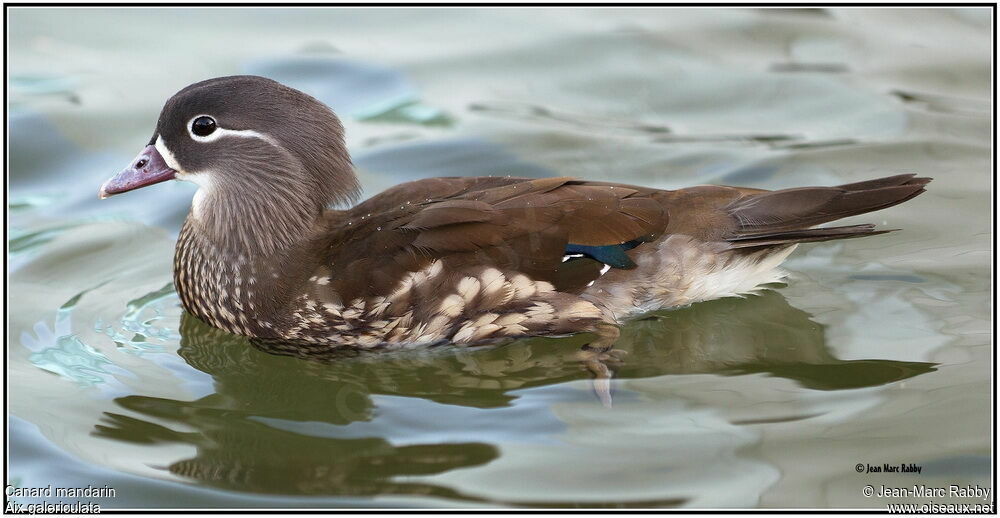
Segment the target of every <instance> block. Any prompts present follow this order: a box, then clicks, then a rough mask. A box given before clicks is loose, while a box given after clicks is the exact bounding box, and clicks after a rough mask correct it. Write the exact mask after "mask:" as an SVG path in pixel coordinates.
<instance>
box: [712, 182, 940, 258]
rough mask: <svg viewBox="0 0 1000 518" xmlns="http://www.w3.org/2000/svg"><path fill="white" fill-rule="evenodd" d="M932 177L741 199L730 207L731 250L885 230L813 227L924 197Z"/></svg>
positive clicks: (862, 234) (821, 239) (869, 226)
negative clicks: (733, 226)
mask: <svg viewBox="0 0 1000 518" xmlns="http://www.w3.org/2000/svg"><path fill="white" fill-rule="evenodd" d="M930 181H931V179H930V178H923V177H917V176H916V175H913V174H901V175H896V176H889V177H885V178H879V179H876V180H868V181H865V182H857V183H849V184H844V185H838V186H835V187H801V188H796V189H784V190H780V191H770V192H765V193H761V194H754V195H751V196H746V197H743V198H740V199H738V200H736V201H734V202H733V203H731V204H730V205H729V206H727V207H726V209H725V210H726V211H727V212H728V213H729V214H730V215H731V216H732V217H733V218H734V220H735V221H736V225H735V228H734V230H733V231H732V232H731V233H730V235H728V236H726V240H727V241H728V242H729V243H730V246H731V247H732V248H749V247H758V246H773V245H783V244H793V243H808V242H815V241H829V240H832V239H848V238H854V237H864V236H873V235H876V234H884V233H886V232H892V231H893V230H897V229H888V230H875V225H871V224H868V225H850V226H842V227H828V228H811V227H813V226H815V225H820V224H822V223H827V222H830V221H835V220H838V219H841V218H846V217H848V216H855V215H858V214H864V213H867V212H872V211H876V210H881V209H885V208H887V207H892V206H893V205H898V204H900V203H903V202H904V201H907V200H909V199H911V198H914V197H916V196H919V195H920V193H922V192H924V191H925V190H926V189H924V187H925V186H926V185H927V184H928V183H929V182H930Z"/></svg>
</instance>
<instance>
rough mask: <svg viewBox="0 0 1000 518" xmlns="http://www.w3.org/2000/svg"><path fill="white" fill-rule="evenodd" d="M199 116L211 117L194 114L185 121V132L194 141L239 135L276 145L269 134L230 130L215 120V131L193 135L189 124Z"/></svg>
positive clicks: (208, 140)
mask: <svg viewBox="0 0 1000 518" xmlns="http://www.w3.org/2000/svg"><path fill="white" fill-rule="evenodd" d="M199 117H212V116H211V115H205V114H202V115H195V116H194V117H191V120H189V121H188V123H187V132H188V135H189V136H190V137H191V138H192V139H194V140H195V141H196V142H215V141H216V140H219V139H220V138H222V137H240V138H256V139H260V140H263V141H265V142H267V143H269V144H271V145H272V146H277V145H278V144H277V143H276V142H275V141H274V139H272V138H271V136H270V135H266V134H264V133H260V132H258V131H254V130H232V129H226V128H223V127H222V126H219V125H218V122H216V126H215V131H213V132H211V133H209V134H208V135H205V136H200V135H195V134H194V132H193V131H191V125H192V124H193V123H194V121H195V119H197V118H199ZM213 120H214V118H213Z"/></svg>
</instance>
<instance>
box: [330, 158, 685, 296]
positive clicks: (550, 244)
mask: <svg viewBox="0 0 1000 518" xmlns="http://www.w3.org/2000/svg"><path fill="white" fill-rule="evenodd" d="M663 192H664V191H660V190H657V189H648V188H641V187H634V186H628V185H621V184H612V183H601V182H585V181H580V180H575V179H573V178H568V177H561V178H543V179H528V178H492V177H487V178H432V179H427V180H419V181H416V182H410V183H407V184H402V185H399V186H397V187H394V188H392V189H389V190H387V191H385V192H384V193H381V194H379V195H377V196H375V197H373V198H371V199H369V200H368V201H366V202H364V203H362V204H360V205H358V206H357V207H355V208H353V209H351V210H349V211H344V212H342V213H340V214H339V215H338V216H337V217H336V221H335V223H333V228H332V230H331V233H330V234H329V235H328V236H326V239H327V241H328V242H329V243H330V254H329V255H330V257H329V263H328V264H330V265H331V268H332V271H333V274H332V275H331V279H332V281H333V284H334V288H335V289H336V290H337V291H338V292H339V293H341V294H342V295H343V296H345V297H352V298H353V297H358V296H365V295H374V294H378V293H384V292H386V291H387V290H390V289H392V288H393V287H394V286H395V285H396V284H398V282H399V279H400V278H402V277H403V275H404V274H405V273H406V272H412V271H419V270H421V269H423V268H425V267H427V266H428V265H429V264H430V263H432V262H433V261H435V260H441V261H443V263H444V268H446V269H452V270H456V271H457V270H461V269H462V268H463V267H464V266H470V265H478V266H494V267H496V268H499V269H501V270H506V271H516V272H521V273H524V274H525V275H527V276H529V277H530V278H532V279H534V280H544V281H548V282H551V283H552V284H553V285H554V286H555V287H556V289H557V290H559V291H567V292H571V293H572V292H578V291H582V289H583V288H585V287H586V285H587V283H589V282H590V281H593V280H595V279H596V278H598V277H599V276H600V275H601V273H602V269H604V267H605V266H606V265H607V266H611V267H615V268H626V269H627V268H631V267H634V264H633V263H632V261H631V260H630V259H629V257H628V256H627V255H626V254H625V251H626V250H628V249H631V248H634V247H637V246H640V245H641V244H642V243H645V242H648V241H653V240H655V239H656V238H658V237H659V236H660V235H662V233H663V231H664V229H665V228H666V226H667V214H666V209H665V207H664V205H663V204H662V202H661V201H660V200H659V199H658V196H659V194H660V193H663Z"/></svg>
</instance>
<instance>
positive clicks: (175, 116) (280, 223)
mask: <svg viewBox="0 0 1000 518" xmlns="http://www.w3.org/2000/svg"><path fill="white" fill-rule="evenodd" d="M171 179H177V180H186V181H189V182H193V183H194V184H196V185H197V186H198V190H197V192H196V193H195V194H194V198H193V201H192V205H191V210H190V212H189V214H188V216H187V218H186V220H185V222H184V224H183V227H182V229H181V231H180V235H179V238H178V240H177V246H176V252H175V257H174V286H175V288H176V290H177V293H178V295H179V297H180V301H181V303H182V305H183V307H184V309H185V310H186V311H187V312H189V313H191V314H192V315H194V316H196V317H198V318H199V319H202V320H204V321H205V322H207V323H208V324H210V325H212V326H214V327H217V328H219V329H222V330H225V331H228V332H230V333H236V334H239V335H245V336H248V337H251V338H254V339H260V340H269V341H272V342H277V343H282V344H286V345H284V347H287V348H289V349H290V350H294V351H297V352H302V353H309V352H316V353H321V352H323V351H325V350H330V349H331V348H334V347H338V346H350V347H356V348H364V349H374V348H400V347H409V346H416V345H430V344H438V343H453V344H459V345H467V344H481V343H487V342H495V341H502V340H507V339H513V338H518V337H526V336H536V335H565V334H573V333H580V332H591V333H594V335H595V339H594V340H593V341H592V342H591V343H590V344H589V345H588V346H585V349H584V352H590V353H593V354H594V355H600V354H603V353H605V352H607V351H609V350H610V349H611V346H612V345H613V343H614V341H615V340H616V339H617V337H618V329H619V326H620V325H621V324H622V323H624V322H626V321H627V320H629V319H631V318H634V317H636V316H639V315H642V314H643V313H647V312H650V311H653V310H658V309H662V308H673V307H680V306H685V305H688V304H692V303H696V302H700V301H707V300H711V299H717V298H720V297H733V296H741V295H745V294H750V293H754V292H755V291H758V290H760V289H762V288H763V287H766V285H768V284H770V283H774V282H777V281H780V280H781V279H782V278H783V276H784V273H783V272H782V270H780V269H779V265H780V264H781V262H782V261H783V260H784V259H785V258H786V257H788V255H789V254H791V253H792V251H793V250H794V249H795V247H796V246H797V245H798V244H799V243H808V242H816V241H828V240H832V239H844V238H856V237H863V236H872V235H876V234H882V233H884V232H889V231H890V230H882V229H876V228H875V226H874V225H848V226H833V227H823V228H816V226H817V225H820V224H823V223H827V222H830V221H834V220H837V219H840V218H844V217H847V216H854V215H857V214H862V213H866V212H870V211H874V210H879V209H884V208H886V207H891V206H893V205H896V204H898V203H902V202H904V201H907V200H909V199H910V198H913V197H915V196H917V195H919V194H920V193H922V192H924V187H925V185H926V184H927V183H928V182H929V181H930V179H929V178H919V177H916V176H915V175H913V174H901V175H896V176H890V177H886V178H879V179H875V180H869V181H864V182H857V183H850V184H845V185H838V186H835V187H802V188H795V189H784V190H777V191H768V190H763V189H754V188H747V187H728V186H698V187H690V188H685V189H678V190H662V189H654V188H648V187H641V186H634V185H624V184H618V183H611V182H601V181H585V180H578V179H575V178H570V177H559V178H540V179H530V178H510V177H464V178H463V177H449V178H430V179H423V180H417V181H413V182H409V183H404V184H401V185H398V186H396V187H393V188H391V189H389V190H387V191H385V192H382V193H381V194H377V195H375V196H373V197H371V198H369V199H368V200H366V201H364V202H361V203H358V204H356V205H354V206H353V207H352V208H348V209H343V210H333V209H331V208H330V207H331V206H335V204H341V205H343V204H345V203H349V202H353V201H354V200H355V199H356V198H357V197H358V193H359V190H360V189H359V184H358V180H357V177H356V176H355V174H354V171H353V169H352V163H351V158H350V155H349V153H348V150H347V147H346V145H345V142H344V131H343V127H342V125H341V123H340V121H339V120H338V118H337V116H336V115H335V114H334V113H333V112H332V111H331V110H330V108H328V107H327V106H326V105H324V104H323V103H321V102H319V101H318V100H316V99H314V98H312V97H310V96H309V95H306V94H305V93H303V92H300V91H298V90H295V89H292V88H289V87H287V86H284V85H282V84H280V83H278V82H275V81H272V80H270V79H266V78H263V77H255V76H232V77H220V78H215V79H209V80H207V81H202V82H199V83H195V84H192V85H190V86H188V87H186V88H184V89H183V90H181V91H179V92H178V93H177V94H176V95H174V96H173V97H171V98H170V99H169V100H168V101H167V102H166V104H165V105H164V107H163V109H162V112H161V113H160V116H159V119H158V120H157V123H156V129H155V131H154V132H153V136H152V138H151V139H150V140H149V144H148V145H147V146H146V147H145V149H143V150H142V152H140V153H139V155H138V156H137V157H136V158H135V159H134V160H133V161H132V162H131V163H130V165H129V166H128V167H127V168H125V169H124V170H122V171H121V172H120V173H118V174H117V175H115V176H114V177H113V178H111V179H110V180H108V181H107V182H105V183H104V185H103V186H101V189H100V197H101V198H106V197H108V196H111V195H115V194H119V193H124V192H126V191H130V190H133V189H138V188H141V187H146V186H149V185H152V184H155V183H158V182H163V181H166V180H171Z"/></svg>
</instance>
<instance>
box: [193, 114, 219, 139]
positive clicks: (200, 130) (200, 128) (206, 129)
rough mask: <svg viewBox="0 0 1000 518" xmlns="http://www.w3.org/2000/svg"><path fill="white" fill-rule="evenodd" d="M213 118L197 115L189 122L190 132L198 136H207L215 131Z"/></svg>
mask: <svg viewBox="0 0 1000 518" xmlns="http://www.w3.org/2000/svg"><path fill="white" fill-rule="evenodd" d="M215 128H216V125H215V119H213V118H211V117H205V116H202V117H198V118H197V119H195V120H194V121H192V122H191V133H194V134H195V135H198V136H199V137H207V136H209V135H211V134H212V132H213V131H215Z"/></svg>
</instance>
